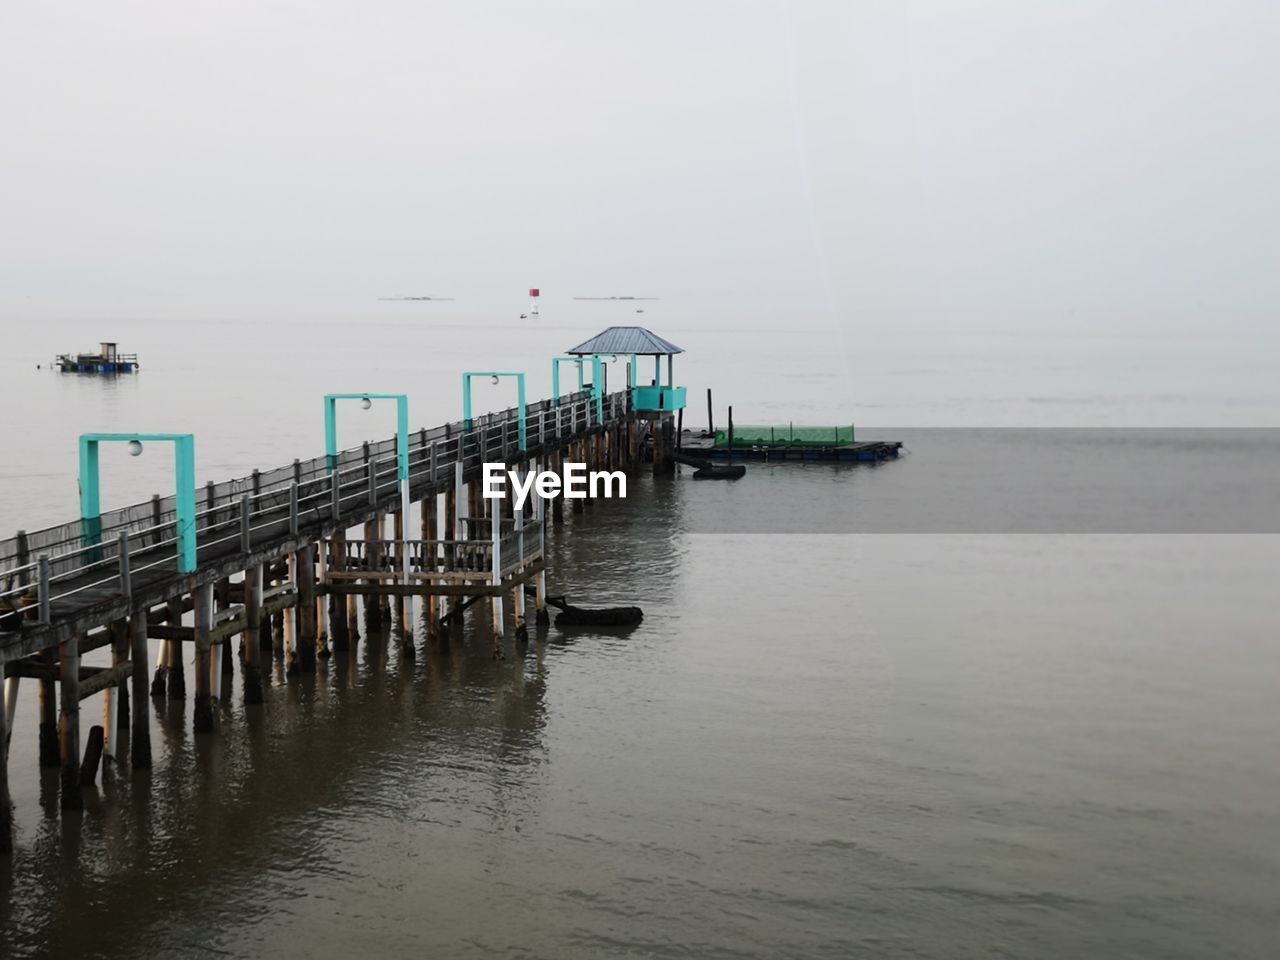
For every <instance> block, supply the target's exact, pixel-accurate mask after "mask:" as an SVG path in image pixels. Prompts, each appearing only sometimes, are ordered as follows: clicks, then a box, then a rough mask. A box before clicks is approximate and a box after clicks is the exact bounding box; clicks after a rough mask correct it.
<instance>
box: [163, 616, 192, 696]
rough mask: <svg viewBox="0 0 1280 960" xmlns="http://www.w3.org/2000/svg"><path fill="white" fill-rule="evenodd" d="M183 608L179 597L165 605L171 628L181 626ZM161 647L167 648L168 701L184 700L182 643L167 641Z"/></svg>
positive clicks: (185, 676)
mask: <svg viewBox="0 0 1280 960" xmlns="http://www.w3.org/2000/svg"><path fill="white" fill-rule="evenodd" d="M184 607H185V604H183V602H182V598H181V597H174V598H173V599H172V600H170V601H169V602H168V604H167V605H166V608H167V612H168V621H169V623H170V624H171V625H172V626H175V627H180V626H182V614H183V610H184ZM162 646H166V647H167V648H168V654H167V655H166V664H165V675H166V677H167V678H168V682H169V699H170V700H185V699H187V673H186V666H185V664H184V663H183V660H184V657H183V652H182V643H181V642H180V641H178V640H169V641H167V643H165V644H162Z"/></svg>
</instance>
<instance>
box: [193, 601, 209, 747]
mask: <svg viewBox="0 0 1280 960" xmlns="http://www.w3.org/2000/svg"><path fill="white" fill-rule="evenodd" d="M191 600H192V605H193V607H194V610H195V637H196V642H195V647H196V656H195V667H194V670H195V675H196V682H195V687H196V696H195V713H194V718H193V727H194V730H195V732H196V733H212V732H213V689H212V686H213V648H212V645H211V642H210V641H211V638H210V636H209V631H210V629H211V627H212V619H213V584H211V583H206V584H204V585H203V586H200V587H197V588H196V589H195V591H194V593H192V596H191Z"/></svg>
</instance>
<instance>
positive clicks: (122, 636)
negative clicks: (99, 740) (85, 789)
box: [90, 620, 129, 782]
mask: <svg viewBox="0 0 1280 960" xmlns="http://www.w3.org/2000/svg"><path fill="white" fill-rule="evenodd" d="M108 630H109V631H110V633H111V666H112V667H119V666H120V665H121V664H123V663H127V662H128V661H129V622H128V621H127V620H116V621H115V622H113V623H112V624H111V625H110V626H109V627H108ZM127 683H128V680H124V679H122V680H121V681H120V683H118V684H112V685H111V686H109V687H107V688H106V689H105V690H103V691H102V726H103V728H104V729H105V730H106V736H107V739H106V741H105V743H104V744H103V752H104V753H106V755H107V756H109V757H112V758H115V759H117V760H118V759H119V758H120V757H121V756H123V755H124V753H125V751H126V750H127V749H128V746H129V715H128V713H129V707H128V703H129V694H128V688H127V686H126V685H127ZM90 782H92V781H90Z"/></svg>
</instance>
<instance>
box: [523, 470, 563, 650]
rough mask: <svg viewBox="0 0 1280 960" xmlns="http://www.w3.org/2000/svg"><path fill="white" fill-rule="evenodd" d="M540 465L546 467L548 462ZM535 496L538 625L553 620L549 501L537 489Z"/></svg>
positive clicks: (534, 606)
mask: <svg viewBox="0 0 1280 960" xmlns="http://www.w3.org/2000/svg"><path fill="white" fill-rule="evenodd" d="M539 466H541V467H545V466H546V462H545V461H544V462H543V463H542V464H540V465H539ZM534 497H535V499H534V501H533V511H534V516H535V518H536V519H537V521H538V531H537V537H538V559H539V560H540V561H541V562H542V569H541V570H539V571H538V573H537V580H536V581H535V587H534V601H533V610H534V618H535V620H536V621H537V623H538V626H545V625H546V624H548V623H550V622H551V617H550V615H549V614H548V613H547V562H546V561H547V501H546V500H545V499H543V498H542V497H540V496H538V495H537V492H536V491H535V492H534ZM559 499H560V498H559V497H556V499H555V500H554V501H552V502H553V503H554V502H558V501H559ZM520 589H521V590H523V589H524V587H523V586H521V588H520Z"/></svg>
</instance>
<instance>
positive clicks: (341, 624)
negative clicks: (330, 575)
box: [329, 530, 351, 653]
mask: <svg viewBox="0 0 1280 960" xmlns="http://www.w3.org/2000/svg"><path fill="white" fill-rule="evenodd" d="M346 554H347V531H345V530H337V531H335V532H334V534H333V536H332V537H330V538H329V569H330V570H335V571H336V570H342V569H343V568H344V567H345V564H346V560H345V558H346ZM348 599H349V598H348ZM349 626H350V624H349V623H348V616H347V601H346V600H344V599H343V598H342V597H340V596H338V595H337V594H331V595H330V596H329V635H330V639H331V640H332V641H333V649H334V650H335V651H336V652H338V653H346V652H347V651H348V650H350V649H351V631H350V630H349V629H348V627H349Z"/></svg>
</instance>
